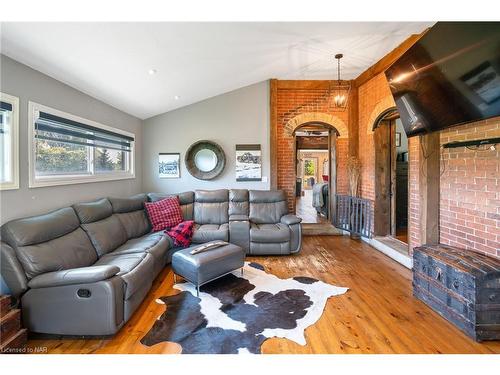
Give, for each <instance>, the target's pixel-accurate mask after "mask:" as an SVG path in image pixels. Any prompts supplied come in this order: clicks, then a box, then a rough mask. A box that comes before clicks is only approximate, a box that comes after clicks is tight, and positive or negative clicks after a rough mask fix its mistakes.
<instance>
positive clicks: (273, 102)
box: [269, 79, 278, 190]
mask: <svg viewBox="0 0 500 375" xmlns="http://www.w3.org/2000/svg"><path fill="white" fill-rule="evenodd" d="M270 91H271V92H270V95H269V97H270V111H269V112H270V114H271V118H270V123H269V124H270V142H269V148H270V152H269V154H270V159H271V166H270V169H271V170H270V182H271V189H272V190H274V189H277V188H278V105H277V98H278V80H277V79H271V80H270Z"/></svg>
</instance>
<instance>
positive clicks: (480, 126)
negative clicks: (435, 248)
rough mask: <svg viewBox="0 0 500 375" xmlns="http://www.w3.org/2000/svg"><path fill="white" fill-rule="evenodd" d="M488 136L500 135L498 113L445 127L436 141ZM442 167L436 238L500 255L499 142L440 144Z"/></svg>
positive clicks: (462, 246)
mask: <svg viewBox="0 0 500 375" xmlns="http://www.w3.org/2000/svg"><path fill="white" fill-rule="evenodd" d="M493 137H500V117H497V118H494V119H489V120H485V121H480V122H476V123H473V124H468V125H463V126H459V127H453V128H450V129H446V130H444V131H442V132H441V134H440V141H441V144H444V143H448V142H453V141H465V140H473V139H482V138H493ZM480 148H481V149H485V148H486V147H485V146H482V147H480ZM441 169H442V171H443V172H442V177H441V186H440V194H441V196H440V220H439V225H440V238H441V242H442V243H445V244H449V245H452V246H457V247H460V248H465V249H470V250H476V251H480V252H482V253H486V254H489V255H494V256H497V257H500V147H498V146H497V147H496V150H490V149H487V151H475V150H472V149H469V148H466V147H460V148H452V149H445V150H443V152H442V154H441Z"/></svg>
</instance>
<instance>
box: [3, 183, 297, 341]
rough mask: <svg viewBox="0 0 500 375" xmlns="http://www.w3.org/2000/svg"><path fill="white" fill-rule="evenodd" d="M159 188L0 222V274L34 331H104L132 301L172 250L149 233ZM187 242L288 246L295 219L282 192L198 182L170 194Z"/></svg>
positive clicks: (291, 249)
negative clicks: (150, 208)
mask: <svg viewBox="0 0 500 375" xmlns="http://www.w3.org/2000/svg"><path fill="white" fill-rule="evenodd" d="M166 196H167V195H166V194H158V193H150V194H139V195H136V196H134V197H131V198H125V199H118V198H104V199H100V200H97V201H95V202H89V203H77V204H74V205H73V206H72V207H66V208H62V209H59V210H56V211H53V212H50V213H48V214H45V215H39V216H34V217H29V218H23V219H17V220H13V221H10V222H8V223H6V224H4V225H3V226H2V227H1V243H0V255H1V259H0V264H1V274H2V277H3V278H4V280H5V282H6V283H7V285H8V287H9V288H10V290H11V292H12V294H13V295H14V296H15V297H17V298H18V299H19V300H20V302H21V305H22V311H23V323H24V325H25V326H26V327H27V328H28V329H29V330H30V331H32V332H40V333H49V334H58V335H85V336H86V335H89V336H91V335H99V336H103V335H112V334H114V333H115V332H117V331H118V330H119V329H120V328H121V327H122V326H123V324H125V323H126V322H127V321H128V320H129V319H130V317H131V316H132V314H133V313H134V311H135V310H136V309H137V307H138V306H139V305H140V303H141V302H142V300H143V299H144V297H145V296H146V294H147V293H148V291H149V290H150V288H151V285H152V282H153V280H154V279H155V277H156V276H157V275H158V274H159V273H160V271H161V270H162V269H163V268H164V267H165V266H166V265H167V264H168V263H170V261H171V258H172V254H173V253H174V252H175V251H177V250H179V248H174V247H173V242H172V240H171V238H170V237H168V236H167V235H165V234H163V232H156V233H152V232H151V225H150V223H149V221H148V218H147V215H146V212H145V210H144V202H146V201H147V200H149V201H157V200H159V199H162V198H164V197H166ZM177 196H178V197H179V200H180V203H181V208H182V211H183V215H184V219H185V220H194V222H195V231H194V235H193V243H204V242H208V241H212V240H225V241H229V242H231V243H234V244H236V245H239V246H241V247H242V248H243V249H245V251H246V252H247V254H248V255H279V254H283V255H284V254H292V253H296V252H298V251H299V250H300V247H301V226H300V221H301V220H300V219H299V218H297V217H296V216H294V215H288V212H287V211H288V210H287V204H286V197H285V194H284V192H283V191H257V190H250V191H249V190H212V191H209V190H199V191H196V192H185V193H180V194H178V195H177Z"/></svg>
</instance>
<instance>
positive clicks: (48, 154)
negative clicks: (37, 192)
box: [29, 102, 135, 187]
mask: <svg viewBox="0 0 500 375" xmlns="http://www.w3.org/2000/svg"><path fill="white" fill-rule="evenodd" d="M29 110H30V116H31V120H30V142H31V145H30V146H31V147H30V152H31V155H30V187H39V186H51V185H66V184H77V183H83V182H92V181H109V180H120V179H126V178H134V177H135V174H134V141H135V136H134V134H132V133H128V132H125V131H123V130H119V129H115V128H111V127H109V126H105V125H102V124H99V123H96V122H94V121H90V120H86V119H83V118H80V117H77V116H73V115H70V114H68V113H64V112H61V111H58V110H55V109H52V108H49V107H46V106H43V105H41V104H37V103H32V102H30V109H29Z"/></svg>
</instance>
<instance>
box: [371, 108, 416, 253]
mask: <svg viewBox="0 0 500 375" xmlns="http://www.w3.org/2000/svg"><path fill="white" fill-rule="evenodd" d="M374 141H375V150H376V151H375V223H374V226H375V228H374V229H375V235H376V236H382V237H391V238H392V239H394V240H397V241H399V242H401V243H402V244H404V245H406V247H407V245H408V181H409V179H408V160H409V158H408V155H409V154H408V138H407V137H406V133H405V131H404V129H403V125H402V123H401V119H400V116H399V113H398V112H397V110H396V109H395V108H392V109H389V110H387V111H385V112H384V113H382V114H381V115H380V116H379V118H378V120H377V121H376V123H375V125H374Z"/></svg>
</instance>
